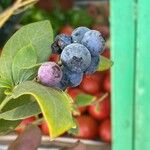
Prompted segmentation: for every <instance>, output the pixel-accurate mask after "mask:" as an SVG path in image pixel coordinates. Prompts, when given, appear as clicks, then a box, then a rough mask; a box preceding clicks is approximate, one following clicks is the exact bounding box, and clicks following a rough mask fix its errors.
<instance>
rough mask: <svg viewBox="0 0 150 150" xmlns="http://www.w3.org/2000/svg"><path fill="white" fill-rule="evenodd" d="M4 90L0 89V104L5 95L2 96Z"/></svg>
mask: <svg viewBox="0 0 150 150" xmlns="http://www.w3.org/2000/svg"><path fill="white" fill-rule="evenodd" d="M4 91H5V89H3V88H0V104H1V102H2V101H3V99H4V98H5V94H4Z"/></svg>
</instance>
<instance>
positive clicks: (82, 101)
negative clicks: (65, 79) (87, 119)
mask: <svg viewBox="0 0 150 150" xmlns="http://www.w3.org/2000/svg"><path fill="white" fill-rule="evenodd" d="M94 100H95V97H94V96H92V95H88V94H79V95H78V96H77V97H76V99H75V104H76V105H77V106H87V105H90V104H91V103H92V102H93V101H94Z"/></svg>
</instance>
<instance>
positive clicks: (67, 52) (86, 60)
mask: <svg viewBox="0 0 150 150" xmlns="http://www.w3.org/2000/svg"><path fill="white" fill-rule="evenodd" d="M104 45H105V41H104V39H103V37H102V35H101V33H100V32H98V31H96V30H90V29H88V28H86V27H78V28H76V29H75V30H74V31H73V33H72V35H71V36H68V35H65V34H60V35H58V36H56V38H55V41H54V43H53V44H52V46H51V47H52V53H56V54H59V55H60V60H61V66H60V67H59V66H58V65H57V64H55V65H54V64H52V62H49V65H48V66H47V64H48V63H46V64H43V65H45V68H46V69H44V66H43V68H42V66H41V67H40V69H39V72H38V78H39V80H40V81H41V83H43V84H47V85H51V86H55V87H58V88H60V89H63V90H65V89H66V88H67V87H68V86H71V87H75V86H78V85H79V84H80V83H81V81H82V78H83V74H92V73H94V72H95V71H96V69H97V66H98V63H99V61H100V60H99V55H100V54H101V53H102V52H103V50H104ZM54 66H55V67H54ZM56 66H57V67H56ZM58 67H59V69H58ZM54 68H55V69H54ZM56 68H57V69H56ZM41 70H43V71H41ZM56 70H57V71H56ZM58 70H59V71H58ZM50 71H51V73H50ZM45 72H46V73H45ZM43 74H44V75H43ZM58 74H59V75H58ZM56 77H57V79H55V78H56ZM45 78H46V79H45ZM52 78H54V79H52Z"/></svg>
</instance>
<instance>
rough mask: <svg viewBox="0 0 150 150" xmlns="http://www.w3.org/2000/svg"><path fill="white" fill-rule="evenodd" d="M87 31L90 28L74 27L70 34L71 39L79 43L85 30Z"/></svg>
mask: <svg viewBox="0 0 150 150" xmlns="http://www.w3.org/2000/svg"><path fill="white" fill-rule="evenodd" d="M87 31H90V29H88V28H86V27H78V28H76V29H75V30H74V31H73V32H72V34H71V36H72V41H73V42H77V43H81V40H82V38H83V36H84V34H85V33H86V32H87Z"/></svg>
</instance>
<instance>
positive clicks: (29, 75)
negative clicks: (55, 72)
mask: <svg viewBox="0 0 150 150" xmlns="http://www.w3.org/2000/svg"><path fill="white" fill-rule="evenodd" d="M40 65H41V64H36V65H34V66H31V67H29V68H22V69H21V70H20V74H21V78H20V83H21V82H23V81H27V80H33V79H34V78H35V77H36V76H37V73H38V69H39V67H40Z"/></svg>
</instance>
